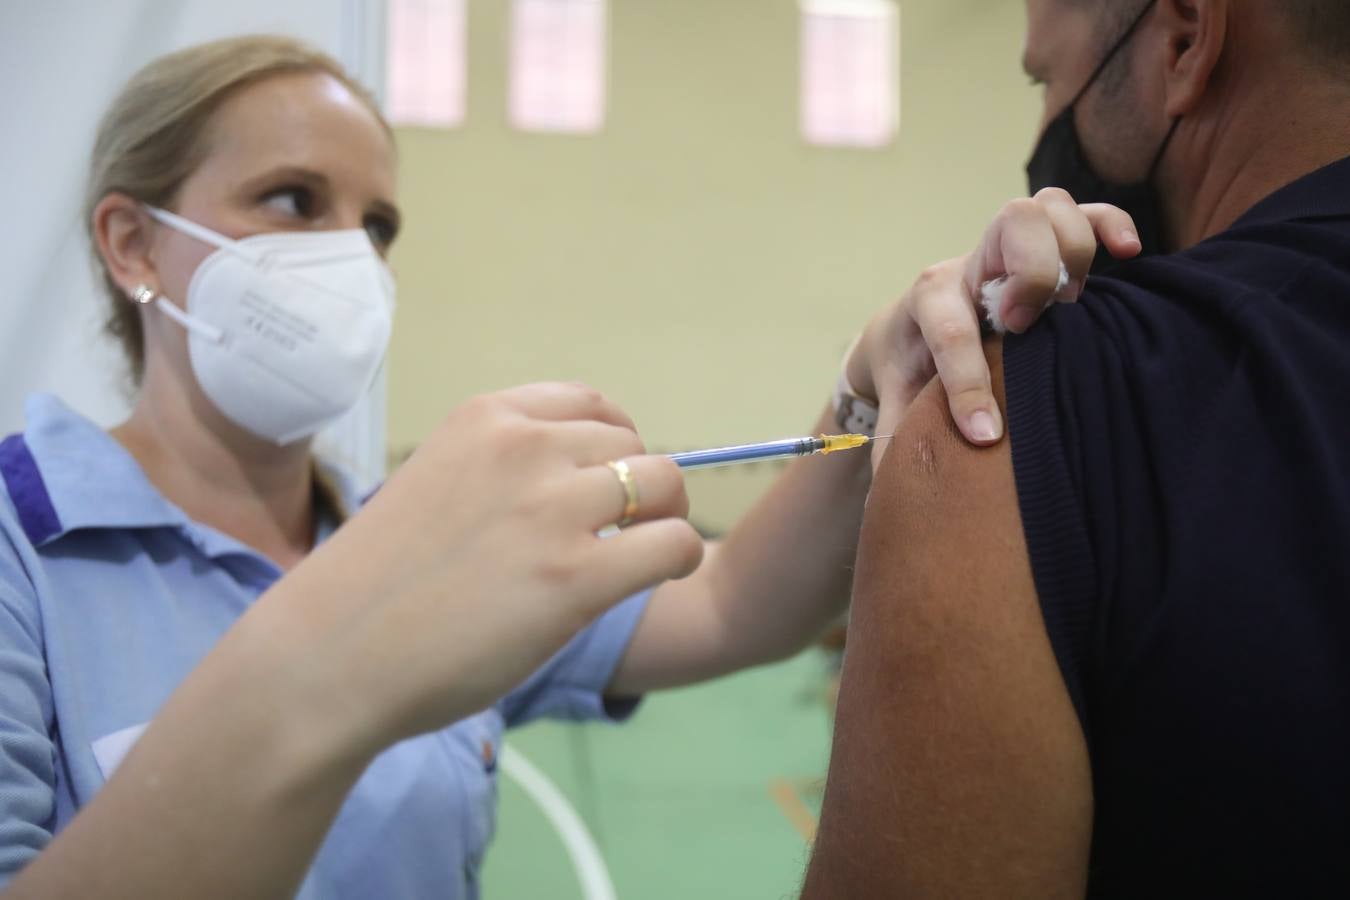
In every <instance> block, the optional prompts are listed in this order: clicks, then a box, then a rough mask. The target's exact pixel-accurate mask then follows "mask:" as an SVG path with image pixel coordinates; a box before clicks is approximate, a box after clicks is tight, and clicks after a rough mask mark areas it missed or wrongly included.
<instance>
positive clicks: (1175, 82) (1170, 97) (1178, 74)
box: [1158, 0, 1231, 119]
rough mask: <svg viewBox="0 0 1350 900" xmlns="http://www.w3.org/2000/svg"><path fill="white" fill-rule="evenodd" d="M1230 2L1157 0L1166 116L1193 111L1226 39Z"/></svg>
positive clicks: (1219, 57) (1217, 0)
mask: <svg viewBox="0 0 1350 900" xmlns="http://www.w3.org/2000/svg"><path fill="white" fill-rule="evenodd" d="M1230 5H1231V4H1230V0H1158V13H1159V16H1160V17H1161V21H1162V23H1163V26H1164V28H1165V29H1166V35H1167V62H1168V66H1167V78H1166V83H1167V110H1166V111H1167V117H1168V118H1170V119H1176V118H1179V117H1181V116H1185V115H1188V114H1190V113H1192V112H1194V111H1195V108H1196V107H1197V106H1199V104H1200V101H1201V99H1202V98H1203V97H1204V96H1205V92H1206V90H1207V89H1208V88H1209V85H1210V80H1211V79H1212V78H1213V77H1214V72H1215V69H1217V68H1218V65H1219V60H1220V59H1221V58H1222V57H1223V51H1224V45H1225V43H1226V42H1227V40H1228V16H1229V13H1230V12H1231V10H1230Z"/></svg>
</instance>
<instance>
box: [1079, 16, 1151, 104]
mask: <svg viewBox="0 0 1350 900" xmlns="http://www.w3.org/2000/svg"><path fill="white" fill-rule="evenodd" d="M1157 3H1158V0H1149V2H1148V3H1146V4H1145V5H1144V8H1143V9H1141V10H1140V11H1139V15H1138V16H1136V17H1135V20H1134V21H1133V22H1131V23H1130V27H1129V28H1126V29H1125V33H1124V34H1122V35H1121V36H1120V39H1119V40H1117V41H1116V45H1115V46H1114V47H1112V48H1111V50H1110V51H1109V52H1108V53H1107V54H1106V56H1105V57H1104V58H1103V59H1102V61H1101V62H1099V63H1097V68H1095V69H1093V70H1092V74H1091V75H1089V76H1088V80H1087V81H1085V82H1083V86H1082V87H1081V88H1079V89H1078V93H1076V94H1074V95H1073V99H1072V100H1070V101H1069V106H1067V107H1065V109H1068V108H1070V107H1073V106H1076V105H1078V101H1079V100H1082V99H1083V95H1084V94H1086V93H1087V92H1088V88H1090V87H1092V85H1093V84H1095V83H1096V81H1097V79H1098V78H1100V77H1101V74H1102V73H1103V72H1105V71H1106V67H1107V66H1109V65H1110V64H1111V60H1113V59H1115V58H1116V54H1117V53H1119V52H1120V49H1121V48H1122V47H1124V46H1125V45H1126V44H1128V43H1129V42H1130V38H1132V37H1134V33H1135V32H1136V31H1138V30H1139V26H1140V25H1142V24H1144V17H1145V16H1147V15H1148V14H1149V11H1150V10H1152V9H1153V7H1154V6H1156V5H1157Z"/></svg>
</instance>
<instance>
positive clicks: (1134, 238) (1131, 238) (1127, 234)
mask: <svg viewBox="0 0 1350 900" xmlns="http://www.w3.org/2000/svg"><path fill="white" fill-rule="evenodd" d="M1120 239H1121V240H1122V241H1124V242H1125V243H1127V244H1138V243H1140V241H1139V235H1138V234H1136V233H1135V231H1134V229H1133V228H1126V229H1125V230H1124V231H1122V232H1121V233H1120Z"/></svg>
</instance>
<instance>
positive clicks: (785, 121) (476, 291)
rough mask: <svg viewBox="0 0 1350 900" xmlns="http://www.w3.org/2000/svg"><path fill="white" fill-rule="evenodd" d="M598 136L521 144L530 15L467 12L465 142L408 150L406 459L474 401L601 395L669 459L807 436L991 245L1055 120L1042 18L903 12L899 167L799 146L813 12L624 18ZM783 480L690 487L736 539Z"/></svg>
mask: <svg viewBox="0 0 1350 900" xmlns="http://www.w3.org/2000/svg"><path fill="white" fill-rule="evenodd" d="M610 5H611V20H610V21H611V51H610V75H611V79H610V115H609V121H608V124H607V127H606V129H605V131H604V132H603V133H601V134H600V135H598V136H590V137H574V136H545V135H533V134H521V133H518V132H515V131H513V130H511V129H510V128H509V127H508V125H507V123H506V114H505V109H506V71H507V59H506V42H507V29H508V22H509V17H508V12H509V4H508V3H506V2H505V0H472V2H471V3H470V47H471V53H470V60H471V62H470V98H469V118H468V122H467V125H466V126H465V127H462V128H459V129H456V130H452V131H443V132H438V131H427V130H420V129H403V130H400V133H399V135H398V139H399V143H400V147H401V156H402V171H401V186H400V194H401V202H402V205H403V207H404V210H405V214H406V228H405V230H404V235H403V237H402V238H401V239H400V245H399V247H398V249H397V250H396V252H395V256H394V266H395V269H396V270H397V273H398V279H399V298H400V299H399V304H400V305H399V311H398V319H397V327H396V329H395V337H394V345H393V350H392V354H391V362H390V388H391V398H390V442H391V447H393V448H394V450H395V452H398V451H399V450H404V449H407V448H409V447H411V446H412V445H414V444H415V443H416V442H417V441H419V440H420V439H421V438H422V437H424V436H425V435H426V434H427V432H428V431H429V430H430V429H431V428H432V427H433V426H434V425H435V423H436V422H437V421H438V420H439V418H440V417H441V416H442V415H443V414H444V413H445V412H446V411H447V410H448V409H450V408H451V407H452V406H453V405H454V404H455V403H456V402H458V401H460V400H462V399H464V398H465V397H468V396H470V395H472V394H475V393H479V392H482V391H487V390H492V389H495V388H500V387H505V386H507V385H511V384H517V383H520V382H524V381H533V380H541V379H582V380H585V381H587V382H589V383H591V384H593V385H595V386H596V387H598V388H600V389H602V390H604V391H605V392H606V393H608V394H609V395H610V396H612V397H613V398H614V399H615V400H617V401H618V402H619V403H620V404H622V405H623V406H624V407H625V408H626V409H627V410H628V411H629V413H630V414H631V415H632V416H633V418H634V419H635V420H636V421H637V423H638V426H639V428H640V429H641V431H642V433H643V436H644V437H645V438H646V440H647V443H648V446H649V447H650V448H652V449H656V450H677V449H690V448H694V447H699V446H707V445H715V444H726V443H739V442H743V441H753V440H763V439H768V438H776V437H785V436H788V435H791V434H795V433H800V432H803V431H804V430H805V429H807V428H809V427H810V426H811V425H812V424H813V423H814V421H815V417H816V415H817V413H818V412H819V410H820V409H821V407H822V405H823V404H824V403H825V401H826V400H827V399H828V395H829V391H830V389H831V388H832V386H833V383H834V378H835V373H836V366H837V364H838V361H839V356H840V354H841V353H842V352H843V350H844V348H845V347H846V345H847V343H848V341H849V339H850V338H851V337H852V335H853V334H854V333H855V332H856V331H857V330H858V329H860V328H861V327H862V325H863V324H864V323H865V322H866V320H867V318H868V317H869V315H870V314H871V312H872V311H874V310H875V309H876V308H878V307H879V306H880V305H881V304H883V303H885V302H887V301H888V300H890V299H892V298H893V297H896V296H898V295H899V293H900V292H902V291H903V290H904V289H905V288H906V287H907V286H908V285H909V284H910V283H911V282H912V280H913V279H914V277H915V275H917V274H918V272H919V271H920V270H921V269H922V267H923V266H924V265H926V264H928V263H932V262H936V261H938V260H940V259H944V258H947V257H950V256H953V255H957V254H959V253H963V252H966V251H967V250H968V249H970V248H971V247H973V246H974V243H975V241H976V240H977V239H978V237H979V234H980V231H981V229H982V227H983V225H984V223H985V222H986V221H987V220H988V219H989V218H990V217H991V216H992V215H993V213H994V212H995V211H996V210H997V209H998V207H999V206H1000V205H1001V203H1002V201H1003V200H1005V199H1007V198H1010V197H1012V196H1015V195H1016V194H1018V193H1019V192H1020V191H1024V180H1023V176H1022V172H1021V164H1022V161H1023V159H1024V158H1025V157H1026V155H1027V153H1028V150H1029V147H1030V143H1031V140H1032V137H1033V131H1034V128H1035V122H1036V120H1037V111H1038V103H1039V101H1038V98H1037V96H1036V93H1035V91H1034V90H1033V89H1032V88H1030V87H1029V86H1028V85H1027V84H1026V82H1025V79H1024V78H1023V77H1022V76H1021V75H1020V69H1019V66H1018V57H1019V54H1020V47H1021V37H1022V10H1021V4H1019V3H1016V2H1014V0H923V2H907V3H903V4H902V16H901V44H902V50H901V75H902V104H901V106H902V110H901V130H900V136H899V139H898V141H897V142H896V143H895V144H894V145H893V146H891V147H890V148H888V149H886V150H884V151H880V152H877V151H852V150H835V149H821V148H816V147H810V146H807V145H805V144H804V143H802V142H801V141H800V139H799V138H798V136H797V45H798V27H797V26H798V12H797V5H796V3H794V2H792V0H611V4H610ZM773 471H774V470H773V468H772V467H757V468H754V469H745V468H742V469H735V470H714V471H710V472H703V473H695V474H693V475H691V477H690V479H689V488H690V493H691V496H692V498H693V516H694V518H695V520H696V521H698V522H699V523H701V524H704V525H708V526H711V527H714V528H722V527H725V526H727V525H729V524H730V523H731V522H732V521H733V520H734V517H735V515H736V514H737V513H738V512H739V511H740V510H742V509H744V507H745V506H746V504H747V503H749V502H750V501H751V500H752V499H753V497H754V496H755V495H756V494H757V493H758V492H759V491H760V490H762V489H763V487H764V486H765V484H767V482H768V480H769V479H770V478H771V477H772V475H773Z"/></svg>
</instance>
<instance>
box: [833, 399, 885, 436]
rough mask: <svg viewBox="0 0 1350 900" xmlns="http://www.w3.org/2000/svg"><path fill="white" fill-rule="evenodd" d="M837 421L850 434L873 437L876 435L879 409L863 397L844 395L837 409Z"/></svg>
mask: <svg viewBox="0 0 1350 900" xmlns="http://www.w3.org/2000/svg"><path fill="white" fill-rule="evenodd" d="M835 421H836V422H838V423H839V427H840V428H842V429H844V430H845V431H846V432H848V433H849V434H865V435H867V436H868V437H871V436H872V435H874V434H875V433H876V428H877V409H876V407H874V406H873V405H872V404H871V403H869V402H868V401H866V400H864V399H863V398H861V397H856V396H851V395H848V394H843V395H841V396H840V398H839V405H838V407H837V408H836V409H835Z"/></svg>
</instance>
